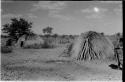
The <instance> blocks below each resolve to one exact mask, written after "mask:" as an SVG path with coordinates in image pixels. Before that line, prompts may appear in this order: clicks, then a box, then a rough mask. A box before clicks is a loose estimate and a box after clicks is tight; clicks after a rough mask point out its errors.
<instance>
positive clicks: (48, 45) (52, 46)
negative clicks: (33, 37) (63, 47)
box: [42, 41, 55, 48]
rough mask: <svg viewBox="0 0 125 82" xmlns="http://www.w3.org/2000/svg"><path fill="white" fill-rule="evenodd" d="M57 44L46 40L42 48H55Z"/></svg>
mask: <svg viewBox="0 0 125 82" xmlns="http://www.w3.org/2000/svg"><path fill="white" fill-rule="evenodd" d="M54 47H55V46H54V45H53V44H51V43H49V42H47V41H45V42H44V44H43V45H42V48H54Z"/></svg>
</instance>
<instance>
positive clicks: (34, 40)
mask: <svg viewBox="0 0 125 82" xmlns="http://www.w3.org/2000/svg"><path fill="white" fill-rule="evenodd" d="M21 41H24V47H28V46H33V45H41V44H44V40H43V39H42V38H41V37H40V36H38V35H32V36H26V35H23V36H22V37H20V38H19V40H18V41H17V44H16V46H17V47H21Z"/></svg>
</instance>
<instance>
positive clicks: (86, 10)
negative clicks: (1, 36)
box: [0, 1, 123, 35]
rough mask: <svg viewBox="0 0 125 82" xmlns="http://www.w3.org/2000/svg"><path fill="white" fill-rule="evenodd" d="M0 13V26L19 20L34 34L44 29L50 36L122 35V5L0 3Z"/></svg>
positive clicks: (42, 2)
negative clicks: (23, 20) (26, 24)
mask: <svg viewBox="0 0 125 82" xmlns="http://www.w3.org/2000/svg"><path fill="white" fill-rule="evenodd" d="M0 11H1V24H2V25H4V24H6V23H9V22H10V19H11V18H12V17H23V18H25V19H26V20H28V21H31V22H33V28H32V30H33V31H34V32H35V33H37V34H43V32H42V29H43V28H45V27H47V26H50V27H53V33H58V34H73V35H75V34H81V33H84V32H87V31H90V30H91V31H96V32H104V33H105V34H109V35H111V34H114V33H117V32H122V31H123V16H122V1H2V2H1V10H0Z"/></svg>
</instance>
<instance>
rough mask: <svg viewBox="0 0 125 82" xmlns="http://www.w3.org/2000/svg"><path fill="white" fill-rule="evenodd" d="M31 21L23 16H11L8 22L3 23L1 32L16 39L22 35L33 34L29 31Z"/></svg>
mask: <svg viewBox="0 0 125 82" xmlns="http://www.w3.org/2000/svg"><path fill="white" fill-rule="evenodd" d="M31 28H32V22H28V21H27V20H25V19H24V18H19V19H18V18H12V19H11V22H10V23H7V24H4V25H3V29H2V31H3V33H7V35H8V36H9V38H10V39H11V40H15V41H17V40H18V39H19V38H20V37H21V36H23V35H29V34H33V32H32V31H31Z"/></svg>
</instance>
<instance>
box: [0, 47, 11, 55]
mask: <svg viewBox="0 0 125 82" xmlns="http://www.w3.org/2000/svg"><path fill="white" fill-rule="evenodd" d="M11 52H12V48H11V47H7V46H1V53H11Z"/></svg>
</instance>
